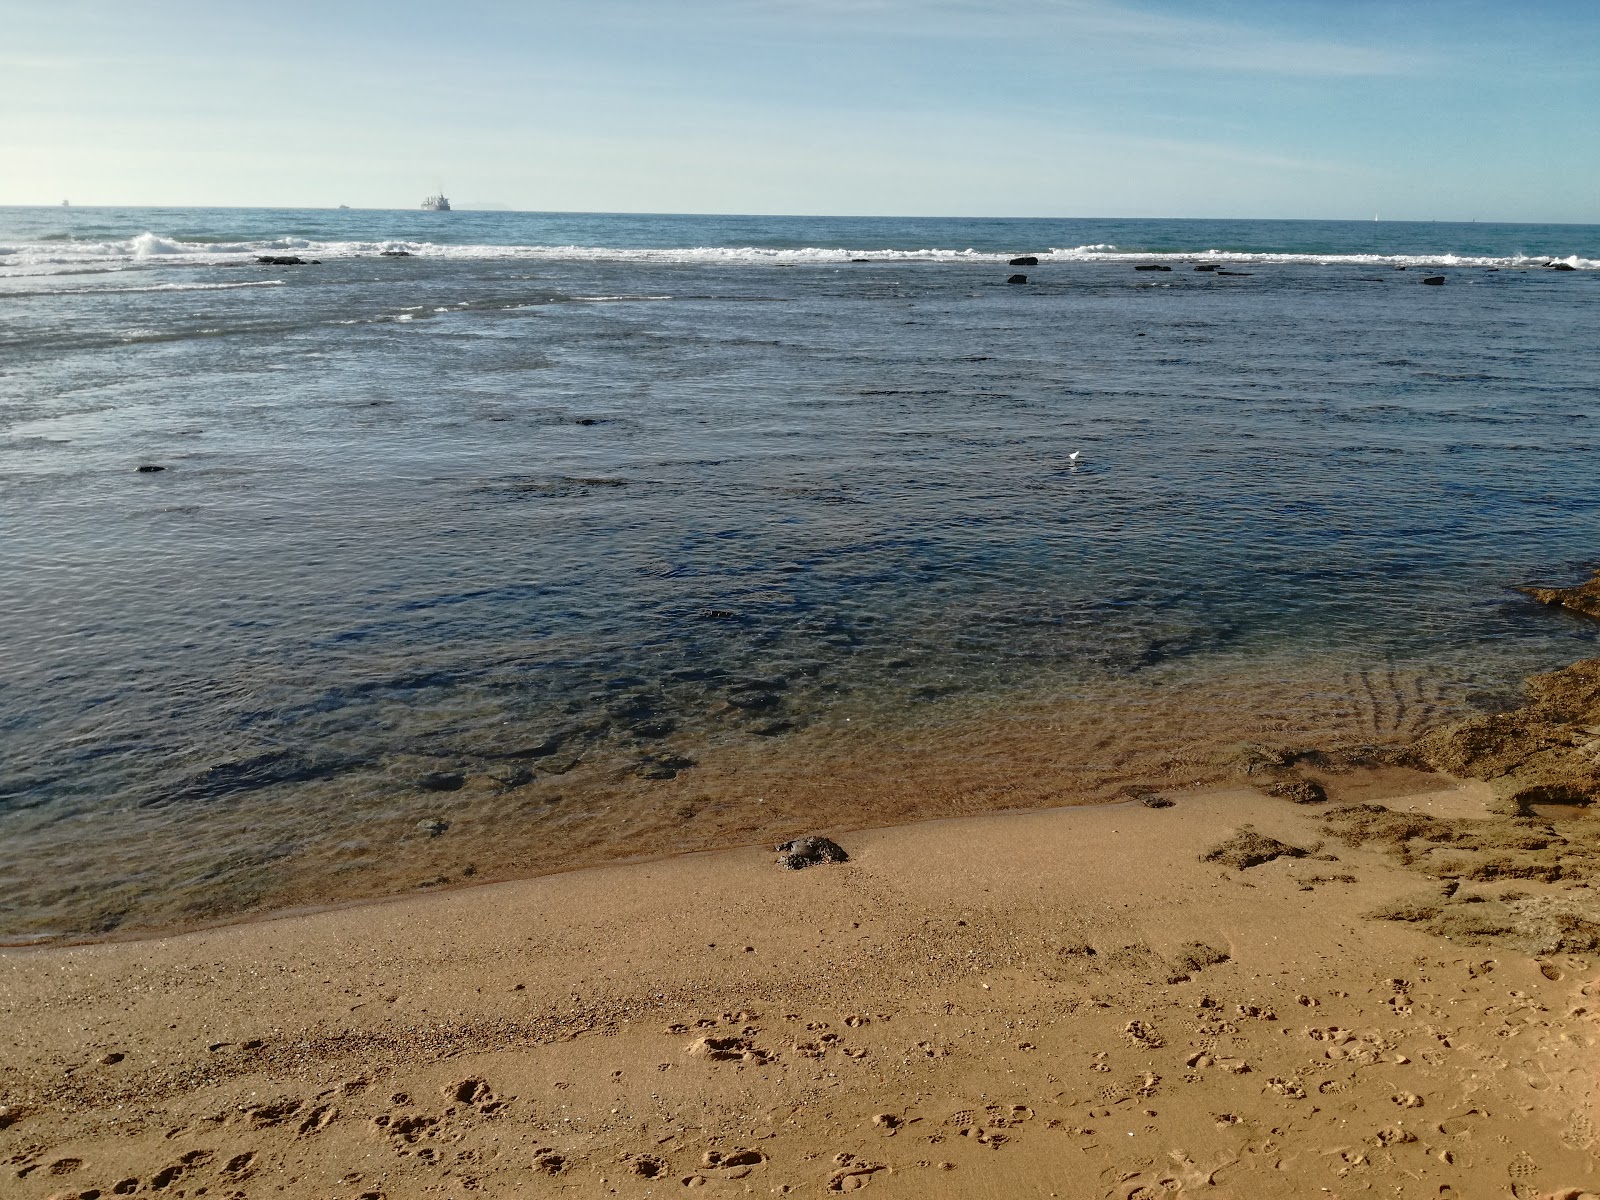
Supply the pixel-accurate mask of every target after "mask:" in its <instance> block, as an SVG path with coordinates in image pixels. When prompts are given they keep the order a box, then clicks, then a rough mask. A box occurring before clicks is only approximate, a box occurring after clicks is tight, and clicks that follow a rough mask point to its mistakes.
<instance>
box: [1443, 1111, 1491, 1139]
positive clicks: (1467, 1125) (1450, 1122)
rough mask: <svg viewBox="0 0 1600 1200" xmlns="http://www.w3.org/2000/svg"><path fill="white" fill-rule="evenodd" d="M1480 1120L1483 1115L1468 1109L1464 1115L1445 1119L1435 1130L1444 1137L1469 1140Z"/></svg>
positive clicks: (1458, 1114) (1459, 1114)
mask: <svg viewBox="0 0 1600 1200" xmlns="http://www.w3.org/2000/svg"><path fill="white" fill-rule="evenodd" d="M1482 1120H1483V1114H1482V1113H1481V1112H1479V1111H1478V1110H1477V1109H1475V1108H1469V1109H1468V1110H1467V1111H1466V1112H1464V1113H1457V1114H1456V1115H1455V1116H1452V1117H1446V1118H1445V1119H1444V1120H1442V1121H1440V1122H1439V1124H1438V1125H1437V1126H1435V1128H1437V1129H1438V1131H1439V1132H1440V1133H1442V1134H1444V1135H1445V1136H1446V1137H1465V1138H1470V1137H1471V1136H1472V1135H1473V1132H1474V1131H1475V1130H1476V1129H1477V1127H1478V1124H1479V1122H1481V1121H1482Z"/></svg>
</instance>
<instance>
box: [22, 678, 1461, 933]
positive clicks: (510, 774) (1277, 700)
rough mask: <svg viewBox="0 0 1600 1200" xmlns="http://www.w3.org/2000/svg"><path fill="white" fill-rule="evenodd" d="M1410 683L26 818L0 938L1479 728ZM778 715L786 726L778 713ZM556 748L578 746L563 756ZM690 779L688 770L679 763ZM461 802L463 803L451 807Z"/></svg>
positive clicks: (987, 717) (633, 749)
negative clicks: (1282, 750)
mask: <svg viewBox="0 0 1600 1200" xmlns="http://www.w3.org/2000/svg"><path fill="white" fill-rule="evenodd" d="M1465 690H1466V689H1464V688H1463V687H1462V686H1461V685H1460V683H1459V682H1457V683H1455V684H1452V685H1447V684H1446V682H1445V681H1444V680H1443V679H1441V678H1440V677H1437V676H1431V675H1429V674H1427V673H1425V672H1407V671H1402V670H1399V669H1395V668H1375V669H1371V670H1347V669H1342V668H1341V666H1340V664H1339V663H1337V662H1322V661H1312V662H1308V663H1301V664H1298V665H1297V667H1296V668H1295V669H1290V668H1287V667H1284V666H1282V665H1281V664H1280V665H1269V666H1263V665H1261V664H1249V665H1236V666H1235V667H1233V668H1230V669H1228V670H1203V671H1190V670H1187V669H1184V670H1179V669H1173V670H1168V671H1161V670H1152V671H1148V672H1141V673H1139V674H1137V675H1135V676H1133V677H1130V678H1125V679H1117V680H1104V681H1101V682H1100V683H1098V684H1096V685H1094V686H1092V687H1088V686H1084V687H1077V688H1072V689H1068V688H1066V687H1065V685H1063V690H1062V691H1061V692H1059V693H1049V694H1044V693H1039V692H1037V691H1025V690H1021V689H1019V690H1018V692H1017V693H1016V694H1014V695H1011V696H1009V697H1006V698H1004V699H1003V700H996V699H995V698H993V697H983V698H981V699H971V698H961V697H956V698H946V699H945V700H943V701H941V702H940V703H939V704H937V705H930V704H927V703H914V702H911V701H907V700H905V699H904V698H901V699H900V700H898V701H897V702H896V704H895V705H894V706H892V707H891V708H889V709H885V710H874V711H866V710H862V709H856V710H853V711H854V712H855V716H854V718H853V719H848V720H847V719H845V718H843V717H840V716H838V715H837V714H835V715H834V716H832V717H830V718H828V719H826V720H818V721H817V723H816V724H814V725H811V726H808V727H805V728H800V729H796V730H793V731H791V732H788V733H785V734H784V735H782V736H773V737H763V736H759V735H757V734H755V733H752V732H751V725H752V722H753V721H754V722H755V723H756V724H762V723H765V722H769V721H770V720H772V718H773V714H772V713H771V712H766V711H765V710H763V712H762V713H761V714H760V715H759V717H758V718H752V717H751V716H750V714H749V713H747V712H745V711H744V710H743V709H740V708H738V707H737V706H736V705H732V704H724V705H722V706H721V710H719V713H718V714H717V715H716V719H717V720H719V721H723V722H725V723H726V724H727V726H728V727H727V728H725V729H723V730H722V731H721V732H719V733H717V734H716V735H715V736H702V735H701V734H698V733H694V732H692V731H680V732H678V733H676V734H674V735H671V736H668V737H662V738H652V739H649V740H647V741H642V742H638V743H637V744H634V745H632V746H629V747H618V746H609V745H600V744H590V743H586V742H584V741H583V739H582V738H581V737H577V736H574V738H573V739H572V740H570V741H564V742H563V741H560V739H557V738H552V739H550V740H549V741H548V742H547V741H546V739H544V738H543V737H542V736H541V737H537V738H533V739H531V749H532V751H537V753H533V752H524V750H525V747H526V745H527V743H524V742H523V741H519V740H517V739H516V738H514V737H511V736H510V735H509V734H508V735H506V740H505V742H504V743H503V744H501V745H500V747H499V750H500V752H501V756H500V757H499V758H497V759H494V760H492V761H491V762H490V763H489V765H487V766H486V765H485V764H484V763H478V764H477V765H473V764H472V763H469V762H466V761H464V760H452V759H445V760H440V759H428V758H424V757H420V756H419V757H417V758H416V759H415V760H408V761H406V762H404V763H400V764H391V767H392V773H383V774H382V777H381V779H379V780H377V781H369V782H370V783H371V788H372V790H371V793H370V794H368V793H367V792H364V791H362V790H361V787H360V786H358V784H357V782H356V781H354V780H353V779H351V778H347V777H343V776H340V777H335V778H330V779H324V780H317V781H310V782H301V783H297V784H295V785H293V786H285V787H283V788H281V789H279V790H278V791H276V792H271V793H267V792H263V793H259V794H258V793H251V794H249V795H248V796H242V797H241V796H233V797H228V796H220V797H213V798H211V799H209V800H207V801H205V802H203V803H202V802H199V801H191V802H184V803H171V804H164V805H154V806H149V807H139V806H133V805H130V806H128V807H127V808H125V809H123V810H119V811H118V812H117V813H116V814H114V815H113V816H109V817H104V818H102V817H97V816H94V815H93V814H92V813H80V814H79V815H78V816H77V817H75V818H74V819H73V820H72V822H71V823H70V825H68V826H65V827H64V826H63V825H62V824H61V823H60V822H59V821H58V820H56V819H54V818H53V817H51V816H50V815H49V814H47V813H45V812H44V811H43V810H40V812H39V813H38V814H36V815H30V814H29V813H28V812H26V811H24V812H22V813H19V814H15V819H14V820H13V822H12V832H11V834H10V835H9V836H8V837H7V838H6V839H4V841H3V844H0V878H4V877H9V879H10V881H11V883H12V886H11V889H10V890H9V892H7V893H6V895H5V896H4V897H3V898H0V909H3V910H4V911H5V915H6V920H5V923H4V928H3V930H0V945H3V944H5V943H6V941H8V940H9V941H10V942H11V943H12V944H27V943H29V942H34V941H62V940H98V939H102V938H107V937H124V936H130V935H131V936H136V937H137V936H148V935H150V934H151V933H170V932H174V931H177V930H182V929H187V928H195V927H198V926H203V925H207V924H219V923H226V922H232V921H237V920H239V919H241V918H243V917H246V916H249V915H259V914H263V913H271V912H274V911H280V910H285V909H294V908H305V907H312V906H317V905H324V904H328V903H336V902H340V901H346V900H352V899H365V898H374V897H380V896H394V895H404V894H407V893H411V892H416V891H419V890H436V889H443V888H450V887H460V886H463V885H470V884H476V883H482V882H485V881H489V880H505V879H516V878H526V877H528V876H532V875H541V874H546V873H550V872H553V871H563V870H570V869H572V868H574V867H590V866H599V865H603V864H605V863H608V862H618V861H623V860H637V859H649V858H655V859H660V858H665V857H669V856H671V855H674V854H681V853H686V852H698V851H704V850H715V849H723V848H727V847H730V846H738V845H751V844H769V845H770V844H776V843H777V842H779V841H782V840H784V839H786V838H790V837H794V836H796V835H798V834H804V833H807V832H811V831H812V830H813V829H816V828H830V829H847V830H854V829H865V828H872V827H881V826H888V825H897V824H905V823H909V822H913V821H923V820H929V819H938V818H945V817H956V816H973V815H978V814H982V813H988V812H996V811H1005V810H1011V809H1021V808H1054V807H1059V806H1062V805H1068V804H1101V803H1106V802H1108V801H1114V800H1117V799H1119V798H1122V797H1124V796H1126V795H1127V794H1129V792H1130V790H1138V789H1143V788H1181V787H1193V786H1197V785H1201V784H1216V783H1220V782H1223V781H1226V780H1229V779H1231V778H1234V777H1235V776H1236V773H1237V765H1238V764H1237V763H1236V762H1235V761H1234V760H1235V759H1236V757H1237V754H1238V752H1239V749H1240V746H1241V744H1244V743H1262V742H1264V743H1267V744H1271V745H1277V746H1339V745H1346V746H1349V745H1360V744H1378V745H1387V746H1397V745H1402V744H1405V743H1407V742H1409V741H1411V740H1413V739H1414V738H1416V737H1417V736H1418V735H1419V734H1422V733H1424V732H1425V731H1427V730H1428V729H1431V728H1435V727H1437V726H1438V725H1440V724H1441V723H1443V722H1447V721H1449V720H1451V719H1452V718H1455V717H1461V716H1465V715H1467V714H1468V713H1470V712H1473V711H1475V709H1474V708H1472V707H1471V706H1469V705H1467V704H1466V703H1465V699H1466V697H1465V696H1464V694H1463V693H1464V692H1465ZM780 711H781V710H780ZM551 743H559V745H557V746H556V748H554V749H552V748H551ZM668 764H670V765H668ZM441 787H442V788H445V789H447V790H440V789H441Z"/></svg>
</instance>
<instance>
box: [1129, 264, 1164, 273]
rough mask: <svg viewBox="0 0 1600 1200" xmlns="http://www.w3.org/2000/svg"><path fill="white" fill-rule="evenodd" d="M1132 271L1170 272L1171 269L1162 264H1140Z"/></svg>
mask: <svg viewBox="0 0 1600 1200" xmlns="http://www.w3.org/2000/svg"><path fill="white" fill-rule="evenodd" d="M1134 270H1135V271H1170V270H1172V268H1171V267H1169V266H1166V265H1165V264H1163V263H1140V264H1139V265H1138V266H1136V267H1134Z"/></svg>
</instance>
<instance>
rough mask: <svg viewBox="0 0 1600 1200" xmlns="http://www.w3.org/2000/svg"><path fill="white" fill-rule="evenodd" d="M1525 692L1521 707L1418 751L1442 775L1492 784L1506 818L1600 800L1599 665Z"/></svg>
mask: <svg viewBox="0 0 1600 1200" xmlns="http://www.w3.org/2000/svg"><path fill="white" fill-rule="evenodd" d="M1526 691H1527V697H1528V699H1527V703H1525V704H1524V705H1523V706H1522V707H1520V708H1517V709H1513V710H1512V711H1510V712H1502V713H1487V714H1484V715H1482V716H1476V717H1468V718H1467V719H1466V720H1464V721H1458V722H1457V723H1455V724H1454V725H1449V726H1446V727H1445V728H1443V729H1439V730H1435V731H1434V732H1433V733H1430V734H1427V735H1426V736H1424V737H1422V738H1420V739H1418V741H1417V742H1416V743H1415V744H1414V745H1413V746H1412V750H1413V751H1414V752H1415V753H1416V754H1417V756H1418V757H1419V758H1421V759H1422V761H1423V762H1425V763H1427V764H1428V766H1430V767H1432V768H1433V769H1434V770H1436V771H1444V772H1446V773H1448V774H1450V775H1454V776H1457V777H1458V778H1464V779H1481V780H1485V781H1486V782H1488V783H1489V785H1490V787H1491V788H1493V790H1494V796H1495V800H1494V804H1493V806H1492V807H1493V809H1494V811H1497V812H1500V813H1503V814H1506V815H1518V814H1525V813H1526V812H1528V811H1529V810H1528V806H1529V805H1531V804H1591V803H1593V802H1594V801H1596V800H1600V659H1594V658H1591V659H1585V660H1584V661H1582V662H1577V663H1574V664H1572V666H1570V667H1567V668H1565V669H1564V670H1560V671H1555V672H1552V673H1550V674H1548V675H1534V676H1531V677H1530V678H1529V679H1528V682H1527V685H1526Z"/></svg>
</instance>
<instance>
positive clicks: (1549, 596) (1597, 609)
mask: <svg viewBox="0 0 1600 1200" xmlns="http://www.w3.org/2000/svg"><path fill="white" fill-rule="evenodd" d="M1517 590H1518V591H1519V592H1522V593H1524V594H1525V595H1528V596H1532V597H1533V598H1534V599H1535V600H1537V601H1538V602H1539V603H1540V604H1549V605H1553V606H1555V607H1557V608H1570V609H1571V610H1572V611H1573V612H1576V613H1582V614H1583V615H1584V616H1586V617H1594V618H1596V619H1600V571H1596V572H1595V573H1594V578H1593V579H1591V580H1589V582H1588V583H1580V584H1579V585H1578V586H1577V587H1538V586H1529V587H1525V588H1518V589H1517Z"/></svg>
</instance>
